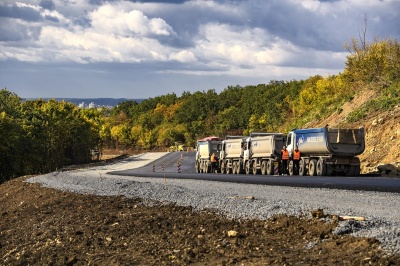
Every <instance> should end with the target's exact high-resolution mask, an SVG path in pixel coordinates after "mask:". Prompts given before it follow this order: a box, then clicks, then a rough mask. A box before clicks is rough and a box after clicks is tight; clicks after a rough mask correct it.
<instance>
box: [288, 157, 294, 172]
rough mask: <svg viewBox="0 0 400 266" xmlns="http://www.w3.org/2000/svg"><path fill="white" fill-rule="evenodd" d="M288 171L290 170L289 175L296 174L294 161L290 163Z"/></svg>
mask: <svg viewBox="0 0 400 266" xmlns="http://www.w3.org/2000/svg"><path fill="white" fill-rule="evenodd" d="M288 170H289V175H293V174H294V163H293V161H292V160H290V161H289V166H288Z"/></svg>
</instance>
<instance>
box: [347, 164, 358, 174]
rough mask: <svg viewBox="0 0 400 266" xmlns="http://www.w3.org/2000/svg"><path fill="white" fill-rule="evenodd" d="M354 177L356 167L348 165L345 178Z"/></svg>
mask: <svg viewBox="0 0 400 266" xmlns="http://www.w3.org/2000/svg"><path fill="white" fill-rule="evenodd" d="M355 175H356V166H355V165H349V168H348V171H347V173H346V176H355Z"/></svg>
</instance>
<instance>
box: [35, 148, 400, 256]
mask: <svg viewBox="0 0 400 266" xmlns="http://www.w3.org/2000/svg"><path fill="white" fill-rule="evenodd" d="M165 154H166V153H159V152H158V153H143V154H140V155H135V156H132V157H131V158H130V160H127V161H124V160H122V161H120V162H117V163H114V164H111V165H103V166H97V167H92V168H85V169H78V170H72V171H65V172H52V173H49V174H45V175H40V176H35V177H32V178H30V179H28V180H27V182H30V183H40V184H42V185H43V186H45V187H51V188H56V189H60V190H66V191H71V192H75V193H81V194H96V195H105V196H116V195H124V196H127V197H140V198H142V199H145V200H146V199H147V200H149V204H150V203H151V201H154V200H155V201H161V202H173V203H176V204H177V205H181V206H192V207H193V208H194V209H196V210H203V209H207V208H211V209H215V210H217V211H219V212H220V213H221V214H224V215H226V216H228V217H231V218H236V219H247V218H257V219H268V218H270V217H272V216H273V215H276V214H287V215H293V216H306V217H311V210H316V209H323V211H324V213H325V214H332V215H338V216H341V215H350V216H361V217H364V218H365V219H366V220H365V221H354V220H346V221H341V222H340V223H339V226H338V227H337V228H336V230H335V233H336V234H338V235H342V234H351V235H353V236H361V237H375V238H376V239H378V240H379V241H380V242H381V245H382V248H384V249H385V250H387V251H388V252H390V253H393V254H400V194H397V193H384V192H371V191H349V190H335V189H318V188H295V187H279V186H265V185H253V184H236V183H227V182H215V181H201V180H183V179H164V178H144V177H134V176H116V175H109V174H107V172H110V171H118V170H126V169H133V168H137V167H141V166H144V165H146V164H148V163H150V162H151V161H153V160H156V159H158V158H160V157H161V156H163V155H165ZM247 196H250V197H247Z"/></svg>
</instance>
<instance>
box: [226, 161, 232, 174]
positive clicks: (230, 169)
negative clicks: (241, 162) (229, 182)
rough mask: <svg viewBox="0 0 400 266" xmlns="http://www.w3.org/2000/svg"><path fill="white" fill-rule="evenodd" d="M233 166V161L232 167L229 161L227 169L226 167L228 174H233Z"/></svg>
mask: <svg viewBox="0 0 400 266" xmlns="http://www.w3.org/2000/svg"><path fill="white" fill-rule="evenodd" d="M232 167H233V164H232V163H231V167H229V163H228V162H226V165H225V169H226V173H227V174H228V175H230V174H232Z"/></svg>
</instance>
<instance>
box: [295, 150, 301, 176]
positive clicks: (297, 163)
mask: <svg viewBox="0 0 400 266" xmlns="http://www.w3.org/2000/svg"><path fill="white" fill-rule="evenodd" d="M300 159H301V152H300V151H299V147H298V146H297V145H296V147H295V149H294V151H293V174H294V175H298V174H299V169H300Z"/></svg>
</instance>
